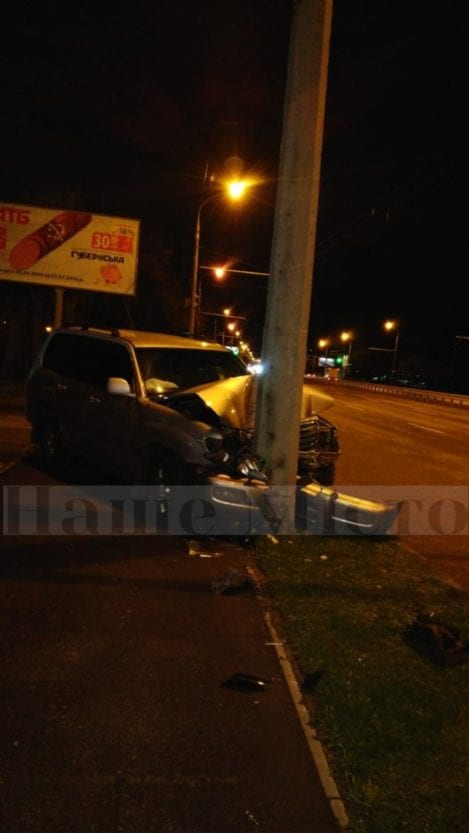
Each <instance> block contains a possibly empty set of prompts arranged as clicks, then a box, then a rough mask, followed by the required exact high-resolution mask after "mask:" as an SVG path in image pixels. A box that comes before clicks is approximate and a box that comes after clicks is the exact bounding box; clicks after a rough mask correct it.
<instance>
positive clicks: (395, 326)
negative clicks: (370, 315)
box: [384, 321, 399, 385]
mask: <svg viewBox="0 0 469 833" xmlns="http://www.w3.org/2000/svg"><path fill="white" fill-rule="evenodd" d="M384 329H385V330H387V331H388V332H391V331H392V330H395V331H396V336H395V338H394V349H393V351H392V366H391V385H392V384H393V383H394V377H395V375H396V367H397V348H398V345H399V321H385V322H384Z"/></svg>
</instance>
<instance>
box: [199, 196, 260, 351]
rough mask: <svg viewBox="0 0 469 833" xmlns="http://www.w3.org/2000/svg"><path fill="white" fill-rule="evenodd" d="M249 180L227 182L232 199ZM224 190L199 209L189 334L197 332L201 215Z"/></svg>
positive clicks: (205, 200)
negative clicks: (206, 206)
mask: <svg viewBox="0 0 469 833" xmlns="http://www.w3.org/2000/svg"><path fill="white" fill-rule="evenodd" d="M249 184H250V183H249V182H244V181H242V180H231V181H230V182H227V183H225V192H226V194H227V195H228V197H229V198H230V199H231V200H232V201H237V200H240V199H241V198H242V197H243V194H244V192H245V190H246V188H247V187H248V186H249ZM221 193H223V192H222V191H217V193H216V194H211V195H210V196H209V197H206V198H205V199H204V200H202V202H201V203H200V205H199V207H198V209H197V216H196V221H195V230H194V254H193V259H192V282H191V298H190V316H189V334H190V335H191V336H193V335H194V334H195V325H196V317H197V300H198V278H199V250H200V217H201V213H202V209H203V208H204V206H205V205H207V203H208V202H211V201H212V200H216V199H218V198H219V197H220V194H221Z"/></svg>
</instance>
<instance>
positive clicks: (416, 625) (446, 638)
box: [404, 614, 469, 668]
mask: <svg viewBox="0 0 469 833" xmlns="http://www.w3.org/2000/svg"><path fill="white" fill-rule="evenodd" d="M404 639H405V641H406V643H407V644H408V645H409V646H410V647H411V648H413V649H414V651H416V652H417V653H418V654H421V655H422V656H424V657H427V659H430V660H431V661H432V662H434V663H435V664H436V665H439V666H442V667H444V668H447V667H451V666H453V665H459V664H460V663H461V662H464V661H465V660H467V658H468V657H469V642H462V641H461V638H460V633H459V631H458V630H457V629H456V628H450V627H448V626H447V625H445V624H444V623H443V622H438V621H436V620H434V619H433V617H432V616H431V615H430V616H427V615H424V614H419V615H418V616H417V617H416V618H415V619H414V621H413V622H412V624H411V625H409V626H408V627H407V628H406V629H405V631H404Z"/></svg>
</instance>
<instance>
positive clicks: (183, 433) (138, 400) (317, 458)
mask: <svg viewBox="0 0 469 833" xmlns="http://www.w3.org/2000/svg"><path fill="white" fill-rule="evenodd" d="M256 378H257V377H256V376H254V375H252V374H250V373H249V371H248V370H247V368H246V366H245V365H244V364H243V362H242V361H241V360H240V359H239V358H238V357H237V356H235V355H234V354H233V352H232V351H230V350H229V349H228V348H226V347H223V346H221V345H218V344H213V343H210V342H206V341H196V340H193V339H189V338H181V337H178V336H174V335H164V334H160V333H147V332H134V331H130V330H99V329H91V328H87V327H82V328H80V327H64V328H61V329H59V330H56V331H54V332H52V333H51V334H50V335H49V336H48V337H47V339H46V341H45V343H44V345H43V347H42V349H41V351H40V353H39V356H38V358H37V360H36V362H35V364H34V367H33V368H32V371H31V373H30V377H29V382H28V388H27V409H26V414H27V417H28V419H29V421H30V423H31V425H32V441H33V442H34V443H37V444H39V446H40V448H41V450H42V452H43V455H44V457H45V458H46V459H47V460H48V461H51V460H54V459H55V458H57V457H59V456H60V454H61V452H62V451H63V450H65V449H69V450H75V451H77V452H79V453H81V454H83V455H85V456H86V457H88V458H89V459H91V460H92V461H95V462H97V463H99V464H100V465H102V466H104V467H105V468H107V469H109V470H111V471H113V472H114V473H115V474H117V475H118V476H121V477H124V478H125V479H126V481H127V482H128V481H129V479H130V482H131V483H147V484H148V483H153V484H166V483H170V484H186V483H203V482H204V478H206V477H207V476H212V475H216V474H225V475H227V476H229V477H234V478H243V477H244V478H246V477H247V478H248V479H249V480H250V479H261V480H262V479H265V478H266V473H265V471H264V469H263V462H262V461H261V460H259V458H257V457H256V456H255V455H254V454H253V451H252V439H253V432H254V410H255V399H256V392H255V387H256ZM332 403H333V400H332V398H331V397H330V396H328V395H327V394H325V393H322V392H320V391H318V390H316V389H314V388H313V387H311V386H306V385H305V388H304V395H303V409H302V415H301V426H300V448H299V456H298V473H299V475H300V476H303V479H306V480H308V479H309V480H313V479H314V480H316V481H317V482H318V483H320V484H322V485H331V484H332V482H333V480H334V463H335V460H336V458H337V455H338V453H339V447H338V441H337V435H336V429H335V427H334V426H333V425H332V423H331V422H329V421H328V420H327V419H325V418H324V417H322V416H319V411H322V410H324V409H325V408H327V407H330V405H331V404H332Z"/></svg>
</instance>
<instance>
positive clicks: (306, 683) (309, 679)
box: [301, 668, 326, 692]
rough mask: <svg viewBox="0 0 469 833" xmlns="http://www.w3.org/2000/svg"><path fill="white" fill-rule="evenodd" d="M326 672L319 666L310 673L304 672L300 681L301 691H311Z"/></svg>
mask: <svg viewBox="0 0 469 833" xmlns="http://www.w3.org/2000/svg"><path fill="white" fill-rule="evenodd" d="M325 672H326V669H325V668H319V669H318V670H317V671H312V672H311V673H310V674H305V676H304V678H303V682H302V683H301V689H302V691H306V692H308V691H313V689H315V688H316V686H317V684H318V683H319V682H320V680H321V679H322V678H323V676H324V674H325Z"/></svg>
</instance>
